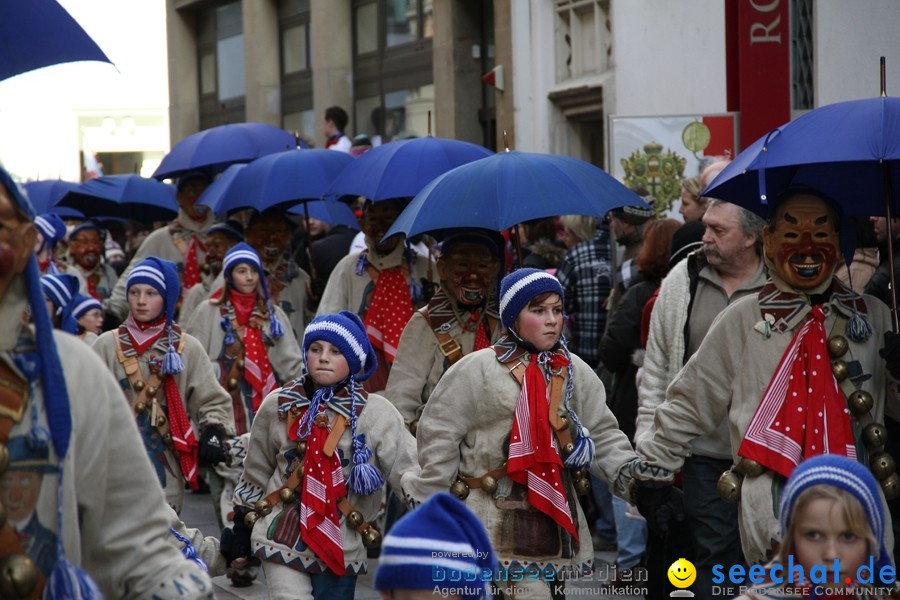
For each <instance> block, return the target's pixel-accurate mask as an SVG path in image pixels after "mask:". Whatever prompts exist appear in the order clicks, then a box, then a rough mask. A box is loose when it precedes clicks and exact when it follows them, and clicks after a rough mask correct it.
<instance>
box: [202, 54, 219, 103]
mask: <svg viewBox="0 0 900 600" xmlns="http://www.w3.org/2000/svg"><path fill="white" fill-rule="evenodd" d="M215 93H216V55H215V54H213V53H212V52H207V53H206V54H204V55H202V56H201V57H200V94H201V95H204V96H205V95H207V94H215Z"/></svg>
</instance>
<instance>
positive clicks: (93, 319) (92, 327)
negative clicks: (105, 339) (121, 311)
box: [78, 308, 103, 335]
mask: <svg viewBox="0 0 900 600" xmlns="http://www.w3.org/2000/svg"><path fill="white" fill-rule="evenodd" d="M78 324H79V325H81V326H82V327H84V329H85V331H90V332H92V333H96V334H97V335H100V332H101V331H103V311H102V310H100V309H99V308H94V309H91V310H89V311H87V312H86V313H85V314H84V316H83V317H81V318H80V319H78Z"/></svg>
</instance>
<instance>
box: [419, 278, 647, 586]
mask: <svg viewBox="0 0 900 600" xmlns="http://www.w3.org/2000/svg"><path fill="white" fill-rule="evenodd" d="M563 299H564V298H563V290H562V287H561V286H560V284H559V281H558V280H557V279H556V278H555V277H553V276H552V275H550V274H548V273H546V272H544V271H541V270H538V269H519V270H517V271H514V272H512V273H510V274H509V275H507V276H506V277H505V278H504V279H503V281H502V283H501V288H500V317H501V320H502V323H503V326H504V327H505V329H506V332H507V333H506V335H504V336H503V337H501V338H500V340H498V341H497V342H496V343H495V344H494V345H493V346H492V347H490V348H485V349H483V350H478V351H476V352H473V353H471V354H469V355H467V356H465V357H464V358H463V359H462V360H460V361H459V362H458V363H456V364H455V365H454V366H453V367H451V368H450V369H449V370H448V371H447V373H445V374H444V377H443V378H442V379H441V380H440V382H439V383H438V385H437V387H436V388H435V390H434V393H432V395H431V397H430V398H429V399H428V403H427V404H426V405H425V410H424V411H423V413H422V418H421V419H420V421H419V426H418V430H417V434H416V439H417V441H418V451H419V452H418V454H419V464H420V465H421V469H422V471H421V475H420V476H419V477H418V478H417V479H415V480H414V481H410V482H408V484H407V488H406V489H407V492H408V493H409V494H410V495H412V496H413V498H414V499H415V500H417V501H421V500H424V499H426V498H428V497H429V496H431V495H432V494H435V493H437V492H440V491H446V490H447V489H448V488H450V490H451V493H454V494H455V495H457V497H459V498H461V499H465V501H466V505H467V506H468V507H469V508H470V509H471V510H472V511H473V512H474V513H475V514H476V515H477V516H478V518H479V519H480V520H481V522H482V523H484V525H485V527H486V529H487V531H488V532H489V535H490V537H491V542H492V544H493V547H494V551H495V552H496V553H497V556H498V559H499V562H500V568H501V569H502V570H503V571H506V572H508V573H509V574H510V575H512V573H513V572H518V571H521V570H522V569H538V570H543V571H544V573H545V576H543V577H541V578H540V579H541V581H519V582H514V581H513V580H512V577H511V578H510V580H509V581H498V582H497V585H498V586H499V589H500V591H502V592H503V593H504V594H505V595H506V596H507V597H509V598H515V597H516V594H517V593H519V594H520V596H519V597H528V598H550V596H551V589H550V587H549V585H548V580H552V579H554V578H561V577H571V576H578V575H581V574H586V573H588V572H590V570H591V568H592V563H593V558H594V552H593V547H592V544H591V534H590V532H589V529H588V523H587V520H586V519H585V517H584V514H583V513H582V510H581V507H580V505H579V502H578V501H577V499H576V497H575V493H576V491H577V492H579V493H588V492H589V490H590V484H589V482H588V479H587V470H588V469H590V471H591V473H592V474H594V475H596V476H597V477H599V478H601V479H603V480H605V481H607V482H609V484H610V488H611V489H612V490H613V491H614V492H615V493H617V494H620V495H622V496H623V497H626V498H627V497H628V495H629V494H630V491H631V488H632V486H633V479H632V468H631V466H630V463H631V462H632V461H635V460H636V458H637V457H636V455H635V453H634V451H633V450H632V448H631V444H630V443H629V441H628V438H627V437H625V434H624V433H622V431H621V430H620V429H619V428H618V425H617V423H616V419H615V417H614V416H613V415H612V413H611V412H610V410H609V409H608V408H607V406H606V402H605V396H606V395H605V392H604V390H603V384H602V383H601V382H600V379H599V378H598V377H597V375H596V374H595V373H594V370H593V369H591V368H590V367H589V366H588V365H587V364H586V363H585V362H584V361H582V360H581V359H580V358H578V357H577V356H575V355H572V354H570V353H569V352H568V350H567V349H566V346H565V343H564V341H563V340H562V337H561V334H562V327H563ZM595 448H596V449H598V450H597V452H598V453H599V454H598V455H596V456H595ZM554 585H555V587H556V588H557V591H561V590H560V589H559V588H561V587H562V584H561V583H560V582H559V581H557V582H555V583H554ZM523 590H526V591H523ZM523 593H524V595H521V594H523Z"/></svg>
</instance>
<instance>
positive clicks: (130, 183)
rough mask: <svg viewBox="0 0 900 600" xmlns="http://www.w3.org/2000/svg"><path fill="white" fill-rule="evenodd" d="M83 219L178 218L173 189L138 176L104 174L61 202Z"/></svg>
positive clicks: (152, 219) (162, 219)
mask: <svg viewBox="0 0 900 600" xmlns="http://www.w3.org/2000/svg"><path fill="white" fill-rule="evenodd" d="M59 204H60V205H61V206H69V207H72V208H75V209H77V210H79V211H81V212H82V213H84V216H85V217H88V218H92V217H97V218H102V217H114V218H120V219H134V220H135V221H141V222H143V223H150V222H153V221H168V220H170V219H174V218H175V217H176V216H177V215H178V202H177V201H176V200H175V186H172V185H169V184H167V183H161V182H159V181H156V180H154V179H147V178H146V177H141V176H140V175H105V176H103V177H97V178H95V179H91V180H90V181H88V182H87V183H83V184H81V185H80V186H78V188H77V189H76V190H73V191H71V192H68V193H67V194H66V195H65V196H63V198H62V200H60V202H59Z"/></svg>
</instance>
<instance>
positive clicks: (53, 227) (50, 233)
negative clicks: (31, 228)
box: [34, 213, 66, 248]
mask: <svg viewBox="0 0 900 600" xmlns="http://www.w3.org/2000/svg"><path fill="white" fill-rule="evenodd" d="M34 225H35V227H37V228H38V231H40V232H41V235H42V236H43V237H44V245H45V246H46V247H48V248H53V247H55V246H56V244H58V243H59V241H60V240H61V239H63V238H64V237H66V224H65V223H63V220H62V219H61V218H60V216H59V215H57V214H55V213H44V214H42V215H38V216H37V217H35V218H34Z"/></svg>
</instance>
